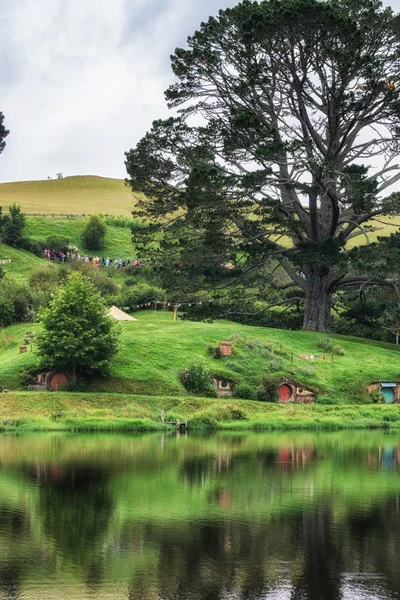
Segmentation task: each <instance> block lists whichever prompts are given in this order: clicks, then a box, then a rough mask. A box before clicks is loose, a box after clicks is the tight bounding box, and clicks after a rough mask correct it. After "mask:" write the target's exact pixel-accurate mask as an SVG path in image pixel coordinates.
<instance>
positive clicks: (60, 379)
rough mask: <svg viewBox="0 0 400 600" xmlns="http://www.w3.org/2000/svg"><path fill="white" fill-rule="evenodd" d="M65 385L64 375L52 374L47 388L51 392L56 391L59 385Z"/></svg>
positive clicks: (66, 381)
mask: <svg viewBox="0 0 400 600" xmlns="http://www.w3.org/2000/svg"><path fill="white" fill-rule="evenodd" d="M67 383H68V380H67V378H66V376H65V375H64V373H54V375H52V376H51V377H50V381H49V387H50V389H51V390H54V391H56V390H57V388H58V387H59V386H60V385H65V384H67Z"/></svg>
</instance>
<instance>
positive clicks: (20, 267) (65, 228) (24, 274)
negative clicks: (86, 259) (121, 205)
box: [0, 217, 137, 282]
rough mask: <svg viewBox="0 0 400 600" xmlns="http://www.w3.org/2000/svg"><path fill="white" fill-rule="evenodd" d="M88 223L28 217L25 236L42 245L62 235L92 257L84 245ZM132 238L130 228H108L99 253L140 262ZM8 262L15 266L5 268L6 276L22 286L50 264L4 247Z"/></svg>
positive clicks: (3, 256)
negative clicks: (21, 283) (83, 235)
mask: <svg viewBox="0 0 400 600" xmlns="http://www.w3.org/2000/svg"><path fill="white" fill-rule="evenodd" d="M84 223H85V219H84V218H75V219H67V218H60V219H47V218H40V217H27V219H26V228H25V234H26V236H27V237H28V238H30V239H32V240H38V241H41V242H45V241H46V239H47V238H48V237H49V236H51V235H61V236H64V237H67V238H68V239H69V240H70V241H71V243H72V244H74V245H75V246H77V247H78V249H79V252H81V253H84V254H91V252H89V251H88V250H86V249H85V248H84V247H83V246H82V242H81V231H82V228H83V226H84ZM131 238H132V235H131V230H130V228H129V227H118V226H116V225H107V235H106V241H105V246H104V248H103V249H102V250H101V251H99V255H100V256H110V257H111V258H131V259H132V258H137V255H136V252H135V248H134V246H133V245H132V239H131ZM5 259H11V263H8V264H5V265H2V268H3V270H4V272H5V273H6V274H7V275H8V276H9V277H12V278H13V279H16V280H17V281H19V282H23V281H27V280H28V279H29V277H30V275H31V274H32V272H33V271H34V270H35V269H37V268H38V267H40V266H44V265H46V264H48V261H47V260H45V259H44V258H40V257H38V256H35V255H34V254H31V253H30V252H26V251H25V250H19V249H16V248H12V247H11V246H6V245H5V244H0V260H5Z"/></svg>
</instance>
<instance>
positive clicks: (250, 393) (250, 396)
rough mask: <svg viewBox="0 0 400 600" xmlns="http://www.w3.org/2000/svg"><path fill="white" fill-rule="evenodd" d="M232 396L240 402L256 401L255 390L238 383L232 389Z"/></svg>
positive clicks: (245, 384)
mask: <svg viewBox="0 0 400 600" xmlns="http://www.w3.org/2000/svg"><path fill="white" fill-rule="evenodd" d="M233 396H234V397H235V398H242V400H256V399H257V390H256V389H255V388H253V387H252V386H251V385H248V384H247V383H239V385H235V387H234V388H233Z"/></svg>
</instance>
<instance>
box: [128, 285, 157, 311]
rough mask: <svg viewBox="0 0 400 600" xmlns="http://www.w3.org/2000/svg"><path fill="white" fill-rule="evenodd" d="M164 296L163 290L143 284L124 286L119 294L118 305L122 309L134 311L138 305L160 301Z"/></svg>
mask: <svg viewBox="0 0 400 600" xmlns="http://www.w3.org/2000/svg"><path fill="white" fill-rule="evenodd" d="M164 295H165V292H164V290H162V289H161V288H159V287H157V286H155V285H150V284H148V283H145V282H143V283H138V284H136V285H132V286H129V285H124V287H123V289H122V292H121V298H120V304H121V306H123V307H124V308H127V309H129V310H135V309H136V306H137V305H138V304H146V303H148V302H154V301H155V300H161V299H162V298H163V297H164Z"/></svg>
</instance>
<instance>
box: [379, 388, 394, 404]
mask: <svg viewBox="0 0 400 600" xmlns="http://www.w3.org/2000/svg"><path fill="white" fill-rule="evenodd" d="M381 394H382V396H383V398H384V400H385V403H386V404H391V403H392V402H393V401H394V388H387V387H384V388H382V389H381Z"/></svg>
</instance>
